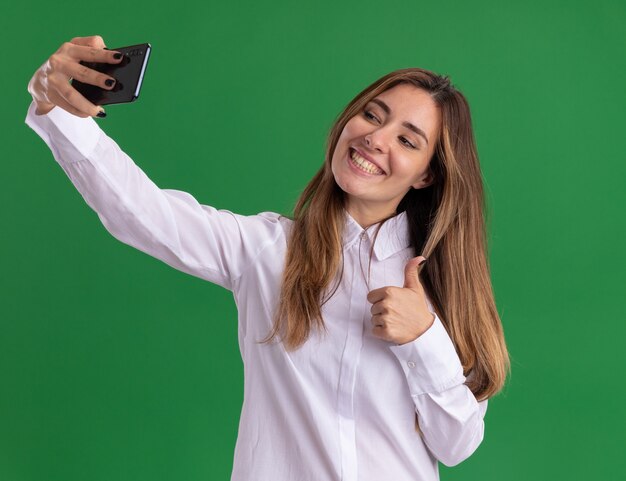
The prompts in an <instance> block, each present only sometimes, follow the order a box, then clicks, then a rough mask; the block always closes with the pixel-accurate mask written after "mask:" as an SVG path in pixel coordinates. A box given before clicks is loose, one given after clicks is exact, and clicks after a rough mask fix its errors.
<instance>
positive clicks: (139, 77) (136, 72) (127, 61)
mask: <svg viewBox="0 0 626 481" xmlns="http://www.w3.org/2000/svg"><path fill="white" fill-rule="evenodd" d="M109 50H114V51H116V52H120V53H122V54H123V55H124V58H123V59H122V61H121V62H120V63H98V62H85V61H83V60H81V61H80V63H81V65H85V66H87V67H89V68H91V69H93V70H97V71H98V72H102V73H105V74H107V75H109V76H111V77H113V78H114V79H115V86H114V87H113V88H112V89H111V90H106V89H103V88H101V87H99V86H97V85H91V84H86V83H83V82H80V81H78V80H76V79H72V81H71V84H72V87H74V88H75V89H76V90H78V91H79V92H80V93H81V94H82V95H83V97H85V98H86V99H87V100H89V101H90V102H91V103H93V104H95V105H109V104H121V103H127V102H134V101H135V100H137V97H139V91H140V90H141V82H142V81H143V77H144V75H145V73H146V67H147V66H148V59H149V58H150V51H151V50H152V46H151V45H150V44H149V43H140V44H139V45H131V46H129V47H122V48H110V49H109Z"/></svg>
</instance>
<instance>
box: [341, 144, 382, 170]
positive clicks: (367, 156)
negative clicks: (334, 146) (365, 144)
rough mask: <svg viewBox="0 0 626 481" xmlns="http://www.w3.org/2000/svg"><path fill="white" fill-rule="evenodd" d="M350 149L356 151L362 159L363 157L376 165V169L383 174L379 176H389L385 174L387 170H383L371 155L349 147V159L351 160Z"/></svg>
mask: <svg viewBox="0 0 626 481" xmlns="http://www.w3.org/2000/svg"><path fill="white" fill-rule="evenodd" d="M350 149H352V150H354V151H356V153H357V154H359V155H360V156H361V157H363V158H364V159H365V160H368V161H370V162H371V163H372V164H374V165H375V166H376V167H378V168H379V169H380V170H382V171H383V173H382V174H379V175H387V172H385V169H383V168H382V167H381V166H380V165H378V163H377V162H376V161H375V160H374V159H372V158H371V157H370V156H369V155H367V154H365V153H363V152H362V151H361V150H359V149H357V148H355V147H348V158H350Z"/></svg>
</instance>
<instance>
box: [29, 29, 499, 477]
mask: <svg viewBox="0 0 626 481" xmlns="http://www.w3.org/2000/svg"><path fill="white" fill-rule="evenodd" d="M74 42H77V43H76V45H80V46H83V47H84V48H87V47H89V48H88V50H89V51H92V52H93V49H98V50H102V52H98V53H99V54H101V55H102V56H103V58H104V57H105V55H108V53H106V52H105V51H104V50H103V47H104V42H103V40H102V39H101V38H100V37H98V36H95V37H86V38H76V39H73V41H72V42H71V43H72V44H73V43H74ZM61 50H62V51H61V53H63V52H64V51H66V52H70V53H72V52H75V53H73V54H72V55H70V56H69V57H67V58H70V60H67V59H66V58H65V57H64V56H63V55H61V56H60V57H59V59H57V60H55V62H53V63H52V64H46V65H45V66H44V70H45V69H49V68H52V69H53V71H52V72H50V71H48V70H46V72H47V73H46V75H49V76H50V75H51V76H52V78H53V79H56V80H55V81H54V82H53V83H56V85H57V88H59V86H60V85H61V84H62V83H63V80H64V79H65V78H67V76H66V74H67V72H65V73H62V72H61V73H59V72H55V71H54V65H60V66H61V70H63V65H66V66H67V65H71V64H73V63H74V62H75V60H76V58H78V57H76V58H74V57H73V56H74V55H77V56H80V55H83V54H84V51H83V50H82V49H80V48H78V49H76V48H74V45H69V46H68V45H65V47H63V48H62V49H61ZM64 59H65V60H64ZM68 68H69V67H68ZM68 71H71V69H69V70H68ZM43 74H44V72H38V73H36V76H35V77H34V79H38V78H40V76H41V75H43ZM99 80H100V79H97V78H95V77H94V79H93V81H94V82H97V81H99ZM30 85H31V86H35V87H34V89H33V90H32V91H33V95H34V96H33V102H32V103H31V105H30V107H29V109H28V113H27V116H26V123H27V124H28V125H29V126H30V127H31V128H32V129H33V130H34V131H35V132H36V133H37V134H38V135H39V136H40V137H41V138H42V139H43V141H44V142H45V143H46V144H47V145H48V146H49V147H50V150H51V152H52V154H53V156H54V158H55V160H56V161H57V162H58V164H59V165H60V167H61V168H62V169H63V171H64V172H65V173H66V174H67V176H68V178H69V179H70V180H71V182H72V184H73V185H74V186H75V187H76V189H77V190H78V191H79V192H80V194H81V195H82V196H83V198H84V199H85V201H86V202H87V204H88V205H89V206H90V207H91V208H92V209H93V210H94V211H95V212H96V213H97V215H98V218H99V219H100V220H101V221H102V224H103V225H104V227H105V228H106V229H107V230H108V231H109V232H110V233H111V234H112V235H113V236H114V237H115V238H116V239H118V240H120V241H121V242H124V243H126V244H128V245H131V246H133V247H136V248H137V249H139V250H141V251H143V252H145V253H148V254H150V255H152V256H154V257H155V258H157V259H160V260H162V261H163V262H166V263H167V264H169V265H170V266H172V267H174V268H176V269H179V270H181V271H183V272H187V273H189V274H191V275H194V276H197V277H199V278H202V279H205V280H207V281H209V282H212V283H215V284H217V285H220V286H222V287H224V288H226V289H228V290H230V291H232V293H233V295H234V297H235V301H236V304H237V308H238V311H239V317H238V322H239V331H238V332H239V333H240V336H239V343H240V350H241V354H242V359H243V363H244V402H243V406H242V411H241V420H240V424H239V433H238V437H237V444H236V447H235V456H234V462H233V473H232V477H231V479H232V480H233V481H249V480H255V481H293V480H298V481H308V480H310V481H313V480H315V481H335V480H337V479H341V480H343V481H357V480H360V481H380V480H394V481H408V480H415V479H420V480H428V481H434V480H437V479H438V478H439V474H438V464H437V463H438V461H441V462H442V463H444V464H446V465H448V466H452V465H454V464H457V463H460V462H461V461H463V460H464V459H466V458H467V457H468V456H470V455H471V454H472V453H473V452H474V450H475V449H476V448H477V447H478V445H479V444H480V443H481V441H482V439H483V435H484V416H485V412H486V409H487V400H488V398H490V397H492V396H494V395H495V394H496V393H497V392H498V391H499V390H500V389H501V388H502V386H503V383H504V381H505V377H506V373H507V370H508V355H507V350H506V345H505V342H504V335H503V332H502V326H501V323H500V319H499V317H498V313H497V310H496V307H495V303H494V297H493V292H492V286H491V282H490V276H489V269H488V261H487V249H486V243H485V239H486V237H485V234H486V233H485V223H484V212H483V209H484V200H483V189H482V181H481V175H480V168H479V164H478V156H477V153H476V148H475V144H474V138H473V133H472V128H471V121H470V114H469V106H468V105H467V102H466V101H465V98H464V97H463V95H462V94H461V93H460V92H459V91H458V90H456V89H455V88H454V87H453V86H452V85H451V84H450V82H449V80H448V79H447V78H446V77H442V76H439V75H437V74H435V73H433V72H429V71H427V70H423V69H419V68H411V69H403V70H397V71H395V72H391V73H389V74H388V75H386V76H384V77H382V78H381V79H379V80H377V81H376V82H374V83H373V84H372V85H370V86H369V87H367V88H366V89H365V90H363V91H362V92H361V93H359V94H358V95H357V96H356V97H355V99H354V100H352V102H350V104H349V105H348V106H347V107H346V108H345V110H344V111H343V112H342V113H341V115H340V116H339V117H338V119H337V121H336V122H335V124H334V125H333V127H332V128H331V131H330V134H329V138H328V144H327V149H326V155H325V159H324V161H323V163H322V166H321V168H320V169H319V171H318V172H317V174H316V175H315V176H314V178H313V179H312V180H311V182H310V183H309V184H308V185H307V186H306V187H305V189H304V191H303V193H302V195H301V197H300V198H299V200H298V202H297V204H296V206H295V210H294V215H293V217H287V216H282V215H279V214H277V213H274V212H261V213H259V214H257V215H250V216H245V215H239V214H236V213H233V212H231V211H228V210H224V209H216V208H214V207H212V206H209V205H205V204H201V203H199V202H198V201H197V200H196V198H195V197H193V196H192V195H191V194H189V193H187V192H183V191H179V190H173V189H161V188H159V187H158V186H157V185H156V184H155V183H154V182H152V181H151V180H150V179H149V177H148V176H147V175H146V174H145V173H144V172H143V170H141V169H140V168H139V167H138V166H137V165H136V164H135V163H134V162H133V160H132V159H131V158H130V157H129V156H128V155H127V154H126V153H125V152H124V151H123V150H122V149H121V148H120V147H119V145H118V144H117V143H116V142H115V141H114V140H113V139H112V138H110V137H109V136H108V135H107V134H106V133H105V132H104V131H103V130H102V129H101V128H100V127H99V125H98V124H97V123H96V121H95V120H94V118H92V117H91V116H86V114H85V112H87V111H88V110H89V109H88V107H89V106H88V105H84V109H81V110H78V109H76V108H74V107H72V106H71V105H69V104H68V103H67V102H65V101H64V102H61V103H59V104H58V105H55V104H54V103H52V102H54V100H55V99H59V100H60V99H61V97H60V96H57V95H55V94H52V95H49V94H50V92H47V91H46V90H45V89H46V85H48V83H47V82H39V81H31V84H30ZM66 88H67V87H66V86H63V89H66ZM70 88H71V86H70ZM42 89H43V90H42ZM65 92H66V93H68V92H69V93H71V91H67V90H65ZM70 97H72V98H74V94H73V93H72V95H70ZM79 103H80V102H79ZM38 106H39V107H42V108H41V110H38V109H37V107H38ZM95 112H96V111H95V110H93V112H92V113H93V115H95ZM425 258H428V260H427V261H426V263H424V260H425ZM420 265H421V266H423V267H419V268H418V266H420ZM225 462H227V460H225Z"/></svg>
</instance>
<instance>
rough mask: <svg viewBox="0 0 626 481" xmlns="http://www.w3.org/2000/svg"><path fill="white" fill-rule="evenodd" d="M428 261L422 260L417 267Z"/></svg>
mask: <svg viewBox="0 0 626 481" xmlns="http://www.w3.org/2000/svg"><path fill="white" fill-rule="evenodd" d="M427 260H428V259H424V260H423V261H422V262H420V263H419V264H417V265H418V266H421V265H422V264H423V263H424V262H426V261H427Z"/></svg>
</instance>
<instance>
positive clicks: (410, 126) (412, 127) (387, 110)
mask: <svg viewBox="0 0 626 481" xmlns="http://www.w3.org/2000/svg"><path fill="white" fill-rule="evenodd" d="M371 102H374V103H375V104H377V105H379V106H380V108H381V109H383V110H384V111H385V113H386V114H387V115H389V114H390V113H391V109H390V108H389V105H387V104H386V103H385V102H383V101H382V100H380V99H372V100H371ZM402 125H403V126H404V127H406V128H407V129H409V130H412V131H413V132H415V133H416V134H417V135H421V136H422V137H424V140H425V141H426V144H428V138H427V137H426V134H425V133H424V131H423V130H422V129H420V128H419V127H416V126H415V125H413V124H412V123H410V122H406V121H405V122H402Z"/></svg>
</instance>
